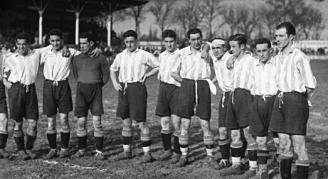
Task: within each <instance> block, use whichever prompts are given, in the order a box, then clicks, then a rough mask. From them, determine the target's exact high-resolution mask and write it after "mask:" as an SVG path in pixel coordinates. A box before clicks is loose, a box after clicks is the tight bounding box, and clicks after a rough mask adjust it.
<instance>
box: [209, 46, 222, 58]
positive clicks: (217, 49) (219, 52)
mask: <svg viewBox="0 0 328 179" xmlns="http://www.w3.org/2000/svg"><path fill="white" fill-rule="evenodd" d="M212 51H213V54H214V56H215V57H217V58H220V57H222V55H223V54H224V46H223V45H219V44H215V45H212Z"/></svg>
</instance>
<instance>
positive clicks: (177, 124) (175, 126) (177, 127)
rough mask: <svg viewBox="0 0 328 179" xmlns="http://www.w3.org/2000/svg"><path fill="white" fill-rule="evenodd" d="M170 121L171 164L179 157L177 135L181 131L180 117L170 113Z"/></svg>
mask: <svg viewBox="0 0 328 179" xmlns="http://www.w3.org/2000/svg"><path fill="white" fill-rule="evenodd" d="M171 119H172V123H173V129H174V133H173V156H172V161H171V162H172V164H175V163H177V162H178V161H179V160H180V157H181V150H180V144H179V136H180V133H181V118H180V117H179V116H177V115H171Z"/></svg>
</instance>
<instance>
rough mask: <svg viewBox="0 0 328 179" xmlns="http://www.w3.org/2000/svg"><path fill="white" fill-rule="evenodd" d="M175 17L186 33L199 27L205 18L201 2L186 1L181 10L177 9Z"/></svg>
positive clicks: (196, 0)
mask: <svg viewBox="0 0 328 179" xmlns="http://www.w3.org/2000/svg"><path fill="white" fill-rule="evenodd" d="M174 17H175V19H174V20H175V21H176V22H177V24H179V25H180V26H182V29H183V31H184V33H186V32H187V30H188V29H191V28H196V27H199V24H200V23H201V22H202V20H203V18H204V16H203V15H202V13H201V11H200V1H198V0H188V1H186V2H185V3H184V4H183V5H182V6H181V7H180V8H178V9H175V11H174Z"/></svg>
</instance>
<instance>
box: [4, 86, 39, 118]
mask: <svg viewBox="0 0 328 179" xmlns="http://www.w3.org/2000/svg"><path fill="white" fill-rule="evenodd" d="M8 98H9V109H10V118H12V119H14V120H15V121H17V122H22V120H23V118H25V119H34V120H38V119H39V107H38V97H37V95H36V89H35V85H34V84H31V85H28V86H26V85H23V84H20V83H13V84H12V86H11V88H10V89H9V90H8Z"/></svg>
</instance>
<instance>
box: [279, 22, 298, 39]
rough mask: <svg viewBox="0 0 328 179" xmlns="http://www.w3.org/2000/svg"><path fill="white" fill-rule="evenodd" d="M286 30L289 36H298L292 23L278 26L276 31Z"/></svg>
mask: <svg viewBox="0 0 328 179" xmlns="http://www.w3.org/2000/svg"><path fill="white" fill-rule="evenodd" d="M281 28H285V29H286V33H287V35H288V36H289V35H296V30H295V27H294V25H293V24H292V23H291V22H283V23H281V24H279V25H277V27H276V30H278V29H281Z"/></svg>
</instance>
